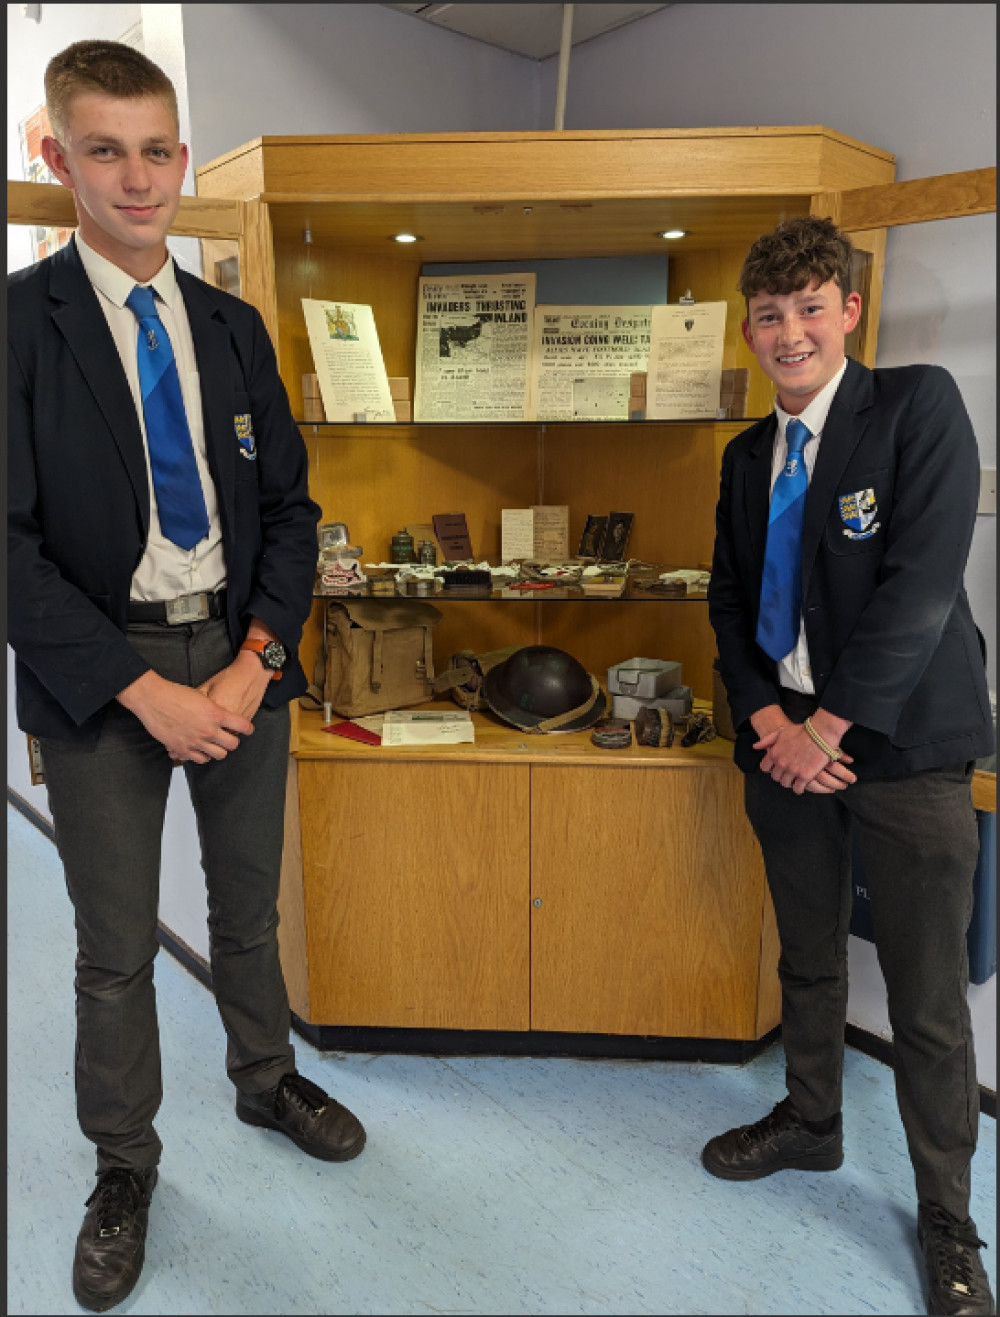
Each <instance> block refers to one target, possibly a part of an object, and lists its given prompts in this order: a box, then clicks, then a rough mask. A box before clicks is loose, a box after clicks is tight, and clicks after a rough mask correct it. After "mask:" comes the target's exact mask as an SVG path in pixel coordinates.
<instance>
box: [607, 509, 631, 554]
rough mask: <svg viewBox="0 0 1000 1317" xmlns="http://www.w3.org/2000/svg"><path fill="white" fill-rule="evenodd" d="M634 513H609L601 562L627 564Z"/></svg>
mask: <svg viewBox="0 0 1000 1317" xmlns="http://www.w3.org/2000/svg"><path fill="white" fill-rule="evenodd" d="M634 520H635V513H634V512H609V513H608V524H607V529H606V530H605V532H604V539H603V541H602V543H601V550H600V557H599V560H600V561H601V562H625V561H626V560H627V553H628V542H629V537H630V536H631V534H632V522H633V521H634Z"/></svg>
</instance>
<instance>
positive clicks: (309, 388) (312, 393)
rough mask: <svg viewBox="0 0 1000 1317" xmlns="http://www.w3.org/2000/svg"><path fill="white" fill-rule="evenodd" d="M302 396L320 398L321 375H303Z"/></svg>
mask: <svg viewBox="0 0 1000 1317" xmlns="http://www.w3.org/2000/svg"><path fill="white" fill-rule="evenodd" d="M302 396H303V398H319V397H320V396H321V395H320V391H319V376H318V375H303V376H302Z"/></svg>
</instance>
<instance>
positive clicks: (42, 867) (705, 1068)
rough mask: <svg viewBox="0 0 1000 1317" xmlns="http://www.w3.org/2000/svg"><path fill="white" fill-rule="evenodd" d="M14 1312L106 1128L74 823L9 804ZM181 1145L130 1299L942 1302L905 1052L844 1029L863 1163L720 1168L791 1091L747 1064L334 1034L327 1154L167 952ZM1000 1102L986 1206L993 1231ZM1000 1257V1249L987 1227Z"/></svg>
mask: <svg viewBox="0 0 1000 1317" xmlns="http://www.w3.org/2000/svg"><path fill="white" fill-rule="evenodd" d="M8 837H9V853H8V872H9V887H8V916H9V926H8V939H9V958H8V974H9V1034H8V1062H9V1070H8V1159H9V1161H8V1253H7V1266H8V1297H7V1305H8V1312H10V1313H33V1314H34V1313H38V1314H42V1313H46V1314H47V1313H76V1312H79V1311H80V1310H79V1309H78V1308H77V1306H76V1304H75V1302H74V1299H73V1295H72V1290H71V1286H70V1268H71V1259H72V1255H73V1247H74V1242H75V1238H76V1233H77V1231H78V1229H79V1225H80V1221H81V1219H82V1214H83V1204H84V1199H85V1198H86V1196H87V1194H88V1193H89V1192H90V1189H91V1187H92V1184H93V1180H92V1176H93V1152H92V1149H91V1147H90V1145H89V1144H88V1143H86V1141H85V1140H84V1139H83V1137H82V1135H81V1134H80V1133H79V1130H78V1128H77V1126H76V1121H75V1117H74V1107H73V1079H72V1059H73V987H72V979H73V959H74V935H73V923H72V914H71V910H70V906H69V903H68V899H67V897H66V895H65V890H64V888H63V884H62V871H61V867H60V865H59V861H58V857H57V855H56V852H55V848H54V846H53V845H52V844H51V843H50V842H49V841H48V840H47V839H46V838H45V837H44V836H43V835H42V834H41V833H40V832H39V831H38V830H37V829H36V828H34V827H33V826H32V825H31V824H30V823H29V822H27V821H26V820H25V819H24V818H22V817H21V816H20V815H19V814H17V813H16V812H15V811H14V810H13V809H11V808H10V807H8ZM156 975H157V987H158V1001H159V1008H160V1026H161V1033H162V1043H163V1059H164V1085H165V1098H164V1103H163V1107H162V1109H161V1112H160V1116H159V1119H158V1122H157V1123H158V1129H159V1132H160V1135H161V1137H162V1139H163V1142H164V1145H165V1151H164V1159H163V1162H162V1165H161V1173H160V1183H159V1186H158V1188H157V1191H156V1194H155V1197H154V1200H153V1206H152V1210H151V1214H150V1233H149V1243H148V1247H147V1254H146V1266H145V1269H144V1272H143V1275H142V1279H141V1280H140V1282H139V1284H138V1286H137V1288H136V1289H135V1291H134V1292H133V1294H132V1295H131V1297H130V1298H129V1299H128V1300H127V1301H126V1302H125V1303H124V1304H123V1305H121V1307H120V1308H118V1309H116V1310H115V1311H116V1312H122V1313H137V1314H138V1313H157V1314H171V1313H185V1314H242V1313H254V1314H256V1313H268V1314H298V1313H318V1314H334V1313H337V1314H339V1313H352V1314H353V1313H356V1314H362V1313H373V1314H395V1313H415V1314H422V1313H447V1314H461V1313H470V1314H503V1313H510V1314H522V1313H523V1314H535V1313H537V1314H542V1313H560V1314H575V1313H608V1314H611V1313H627V1314H645V1313H664V1314H666V1313H686V1314H700V1313H709V1314H726V1313H778V1314H790V1313H795V1314H807V1313H838V1314H850V1313H894V1314H902V1313H922V1312H924V1311H926V1309H925V1306H924V1289H923V1269H922V1264H921V1261H920V1258H919V1256H918V1253H917V1247H916V1241H915V1230H914V1212H915V1207H914V1201H913V1193H912V1180H911V1174H910V1167H909V1162H908V1160H907V1156H906V1147H905V1143H904V1139H903V1133H902V1129H901V1127H900V1123H899V1118H898V1115H897V1112H896V1106H895V1100H894V1097H893V1089H892V1077H891V1072H890V1071H889V1070H888V1069H887V1068H886V1067H884V1066H883V1065H881V1064H880V1063H878V1062H877V1061H874V1060H871V1059H870V1058H868V1057H866V1056H864V1055H863V1054H861V1053H860V1052H856V1051H853V1050H850V1049H849V1050H848V1052H847V1065H846V1099H845V1141H846V1147H847V1160H846V1161H845V1164H844V1166H843V1168H842V1169H841V1170H839V1171H837V1172H834V1173H831V1174H825V1175H815V1174H814V1175H809V1174H806V1173H802V1172H794V1171H792V1172H784V1173H782V1174H779V1175H776V1176H773V1177H771V1178H770V1179H767V1180H762V1181H758V1182H757V1183H754V1184H730V1183H726V1182H724V1181H721V1180H716V1179H713V1178H712V1177H711V1176H709V1175H708V1174H706V1173H705V1171H704V1170H703V1169H702V1166H701V1164H700V1161H699V1152H700V1149H701V1147H702V1144H703V1143H704V1142H705V1140H706V1139H707V1138H709V1137H710V1136H711V1135H712V1134H715V1133H717V1132H719V1131H721V1130H723V1129H726V1128H728V1127H729V1126H731V1125H733V1124H739V1123H742V1122H744V1121H747V1120H753V1119H756V1118H758V1117H759V1116H761V1115H763V1114H764V1113H765V1112H766V1111H767V1110H769V1109H770V1107H771V1105H772V1104H773V1103H774V1102H775V1101H777V1100H778V1098H780V1097H781V1096H782V1095H783V1091H784V1089H783V1078H782V1076H783V1056H782V1052H781V1048H780V1046H779V1045H776V1046H773V1047H772V1048H770V1050H769V1051H767V1052H766V1053H764V1054H763V1055H762V1056H760V1057H758V1058H757V1059H756V1060H754V1061H753V1062H751V1063H750V1064H748V1065H745V1066H738V1067H737V1066H721V1065H704V1064H700V1065H695V1064H682V1063H676V1062H620V1061H577V1060H566V1059H554V1058H545V1059H533V1058H509V1057H485V1058H484V1057H480V1058H469V1057H451V1058H433V1057H421V1056H396V1055H368V1054H364V1055H360V1054H340V1053H321V1052H318V1051H317V1050H316V1049H315V1048H313V1047H312V1046H310V1045H309V1044H308V1043H305V1042H304V1041H303V1040H302V1039H300V1038H297V1039H296V1047H297V1051H298V1062H299V1067H300V1069H301V1070H302V1071H303V1073H305V1074H307V1075H308V1076H309V1077H310V1078H312V1079H314V1080H316V1081H318V1082H319V1083H321V1084H322V1085H323V1086H324V1087H326V1088H327V1089H329V1090H330V1091H332V1092H333V1093H334V1094H335V1095H336V1096H337V1097H338V1098H340V1099H341V1100H342V1101H343V1102H345V1103H346V1104H347V1105H348V1106H350V1107H351V1108H352V1109H353V1110H354V1111H356V1112H357V1113H358V1115H359V1116H360V1117H361V1118H362V1119H363V1120H364V1122H365V1124H366V1126H367V1129H368V1146H367V1148H366V1150H365V1152H364V1153H363V1154H362V1156H361V1157H359V1158H358V1159H357V1160H356V1161H352V1162H349V1163H347V1164H344V1165H326V1164H322V1163H319V1162H315V1161H312V1160H311V1159H309V1158H308V1157H306V1156H304V1155H303V1154H301V1153H300V1152H299V1151H298V1150H297V1149H296V1148H295V1147H294V1146H293V1145H292V1144H291V1143H289V1142H288V1141H287V1140H286V1139H284V1138H283V1137H282V1136H281V1135H278V1134H275V1133H271V1132H268V1131H264V1130H258V1129H251V1128H248V1127H246V1126H244V1125H242V1124H240V1123H239V1122H238V1121H237V1120H236V1118H235V1116H234V1114H233V1092H232V1089H231V1087H230V1085H229V1082H228V1080H227V1079H226V1077H225V1073H224V1069H223V1033H222V1026H221V1024H220V1023H219V1019H218V1016H217V1014H216V1011H215V1007H214V1003H213V1001H212V998H211V995H210V994H209V992H208V991H207V990H206V989H205V988H204V987H203V986H202V985H201V984H199V983H198V981H197V980H196V979H195V978H193V977H192V976H191V975H190V974H189V973H188V972H187V971H186V970H184V969H183V968H182V967H181V966H180V965H179V964H178V963H177V962H176V961H175V960H173V959H172V958H171V957H170V956H169V955H167V954H165V953H161V955H160V956H159V958H158V960H157V969H156ZM995 1176H996V1125H995V1121H993V1120H992V1119H989V1118H986V1117H984V1118H983V1119H982V1122H981V1134H980V1148H979V1152H978V1153H977V1156H976V1161H975V1165H974V1201H973V1213H974V1215H975V1217H976V1220H977V1224H978V1226H979V1231H980V1234H981V1235H982V1236H983V1237H984V1238H985V1239H987V1240H989V1241H991V1242H992V1241H994V1240H995V1237H996V1208H995ZM985 1261H986V1266H987V1269H988V1271H989V1273H990V1277H991V1280H992V1281H993V1283H994V1286H995V1283H996V1252H995V1250H994V1249H993V1248H991V1249H989V1250H988V1251H987V1252H986V1254H985Z"/></svg>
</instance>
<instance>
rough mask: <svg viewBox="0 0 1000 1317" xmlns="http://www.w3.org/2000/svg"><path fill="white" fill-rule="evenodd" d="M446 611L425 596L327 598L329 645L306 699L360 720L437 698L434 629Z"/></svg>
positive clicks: (326, 637) (323, 649) (311, 704)
mask: <svg viewBox="0 0 1000 1317" xmlns="http://www.w3.org/2000/svg"><path fill="white" fill-rule="evenodd" d="M440 621H441V613H440V612H439V610H438V609H436V608H435V607H434V605H433V604H428V603H424V602H423V600H420V599H328V600H327V604H326V625H325V626H324V629H323V630H324V642H325V643H324V644H322V645H321V646H320V650H319V653H318V654H317V656H316V673H315V679H314V682H313V684H312V685H311V686H310V687H309V690H308V692H307V694H306V695H304V696H303V697H302V700H301V703H302V705H303V707H305V708H313V709H318V708H320V707H321V706H322V704H323V703H325V702H326V703H329V704H330V706H331V707H332V708H333V710H334V712H336V713H339V714H340V715H341V716H342V717H344V718H360V717H363V716H364V715H365V714H368V713H382V712H384V711H385V710H386V709H399V708H403V707H405V706H406V705H408V704H420V703H422V702H423V701H425V700H431V699H433V698H434V688H433V684H432V683H433V680H434V649H433V632H434V628H435V626H437V624H438V622H440Z"/></svg>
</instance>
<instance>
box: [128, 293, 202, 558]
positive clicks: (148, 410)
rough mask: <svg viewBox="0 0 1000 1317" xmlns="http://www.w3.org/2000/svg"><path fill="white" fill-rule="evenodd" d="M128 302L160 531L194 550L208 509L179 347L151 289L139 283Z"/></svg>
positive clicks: (183, 546)
mask: <svg viewBox="0 0 1000 1317" xmlns="http://www.w3.org/2000/svg"><path fill="white" fill-rule="evenodd" d="M125 305H126V306H127V307H128V308H129V310H130V311H131V312H132V313H133V315H135V317H136V319H137V320H138V321H139V344H138V349H137V356H138V363H139V388H140V390H141V392H142V412H143V416H144V417H145V420H146V444H147V447H148V449H149V464H150V467H151V469H152V472H153V490H154V492H155V494H156V510H157V513H158V515H159V518H160V529H161V530H162V531H163V533H164V535H165V536H166V537H167V539H168V540H172V541H173V543H174V544H177V545H179V546H180V548H182V549H193V548H194V546H195V545H196V544H198V543H199V541H201V540H203V539H204V538H205V536H206V535H207V534H208V512H207V511H206V509H205V496H204V494H203V493H202V489H201V478H200V477H199V475H198V467H197V464H196V462H195V460H194V445H193V444H192V443H191V431H190V430H189V429H188V423H187V415H186V413H185V411H184V399H183V397H182V396H181V382H180V378H179V377H178V374H177V362H176V361H175V360H174V350H173V348H172V347H171V344H170V338H169V336H168V334H167V331H166V330H165V329H164V327H163V322H162V320H161V319H160V317H159V316H158V315H157V313H156V304H155V302H154V299H153V290H152V288H143V287H141V286H140V285H139V284H136V286H135V287H134V288H133V289H132V291H131V292H130V293H129V295H128V297H127V298H126V299H125Z"/></svg>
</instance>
